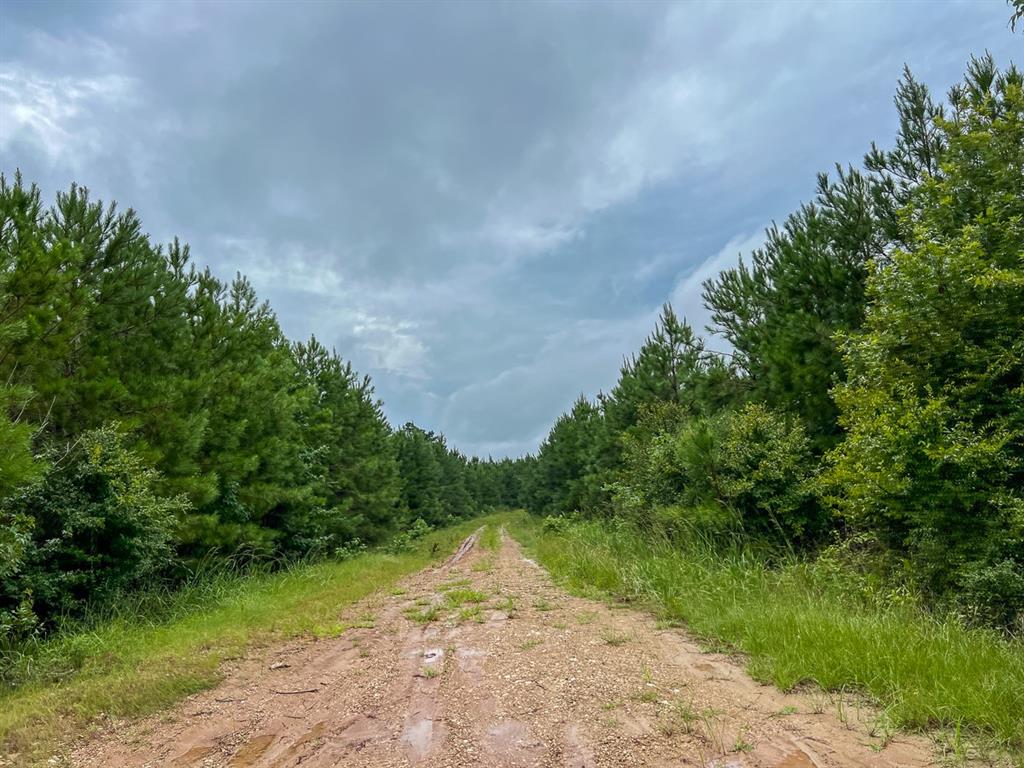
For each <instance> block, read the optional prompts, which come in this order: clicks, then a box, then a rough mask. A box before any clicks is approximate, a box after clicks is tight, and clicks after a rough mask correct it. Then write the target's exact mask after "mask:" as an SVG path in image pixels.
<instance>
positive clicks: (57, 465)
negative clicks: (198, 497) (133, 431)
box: [0, 428, 186, 624]
mask: <svg viewBox="0 0 1024 768" xmlns="http://www.w3.org/2000/svg"><path fill="white" fill-rule="evenodd" d="M158 480H159V475H158V473H157V472H156V471H155V470H153V469H152V468H150V467H149V466H147V465H146V464H145V463H144V462H143V460H142V459H141V458H140V457H139V456H138V454H137V453H135V452H133V451H131V450H129V449H128V448H126V447H125V445H124V443H123V440H122V437H121V435H120V434H119V433H118V432H117V431H116V430H115V429H113V428H103V429H98V430H94V431H92V432H88V433H86V434H85V435H84V436H83V437H82V438H81V440H80V441H78V444H77V445H76V447H75V448H74V450H73V451H71V453H70V454H69V455H67V456H66V457H63V458H55V459H54V461H53V463H52V467H51V469H50V470H49V471H48V472H47V473H46V475H45V477H44V478H43V479H42V480H41V481H39V482H38V483H36V484H34V485H30V486H27V487H25V488H23V489H22V490H21V491H19V492H17V493H15V494H13V495H11V496H9V497H7V498H6V499H4V500H3V502H2V505H0V519H3V520H4V521H5V522H8V521H20V525H21V528H20V530H21V531H22V533H21V538H22V541H21V546H22V558H21V562H20V563H18V564H17V565H16V566H15V567H14V568H13V569H12V570H11V571H10V572H8V573H7V574H6V576H5V577H4V578H3V579H2V581H0V610H2V611H4V613H5V614H6V618H5V620H4V621H5V623H7V624H15V623H18V617H19V616H20V617H22V620H21V621H20V623H21V624H24V621H23V619H24V617H25V616H26V615H27V614H26V611H27V608H26V606H29V607H30V608H31V609H32V610H34V612H35V613H36V614H37V615H38V616H39V618H40V619H41V620H42V621H51V620H54V619H56V618H58V617H59V616H61V615H71V616H74V615H79V614H81V612H82V611H83V610H84V607H85V605H86V604H87V603H88V602H90V601H103V600H109V599H110V598H112V597H113V596H115V595H117V594H118V593H120V592H121V591H123V590H126V589H131V588H133V587H137V586H139V585H141V584H144V583H145V582H146V580H147V579H149V578H150V577H152V576H153V575H154V574H156V573H158V572H159V571H160V570H161V569H162V568H163V567H164V566H165V565H166V564H167V563H168V561H169V559H170V556H171V553H172V545H171V535H172V532H173V530H174V526H175V522H176V518H177V515H178V514H180V513H181V512H183V511H184V510H185V507H186V505H185V502H184V501H182V500H181V499H177V498H171V499H167V498H161V497H160V496H159V495H157V493H156V491H155V486H156V484H157V482H158Z"/></svg>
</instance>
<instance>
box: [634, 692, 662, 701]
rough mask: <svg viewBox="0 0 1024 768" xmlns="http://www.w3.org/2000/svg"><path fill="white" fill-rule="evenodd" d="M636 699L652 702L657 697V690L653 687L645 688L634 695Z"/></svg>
mask: <svg viewBox="0 0 1024 768" xmlns="http://www.w3.org/2000/svg"><path fill="white" fill-rule="evenodd" d="M634 698H635V699H636V700H637V701H642V702H644V703H645V704H653V703H654V702H656V701H657V700H658V698H659V695H658V692H657V691H656V690H655V689H654V688H645V689H644V690H642V691H640V693H638V694H637V695H636V696H635V697H634Z"/></svg>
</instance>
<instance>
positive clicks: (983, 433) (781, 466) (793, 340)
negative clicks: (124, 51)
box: [0, 57, 1024, 637]
mask: <svg viewBox="0 0 1024 768" xmlns="http://www.w3.org/2000/svg"><path fill="white" fill-rule="evenodd" d="M895 103H896V110H897V114H898V116H899V130H898V133H897V135H896V137H895V140H894V141H891V142H888V143H885V144H883V145H881V146H874V145H872V146H871V148H870V150H869V151H868V153H867V155H866V156H865V158H864V162H863V165H862V167H860V168H853V167H849V168H843V167H838V166H837V167H836V169H835V171H834V172H833V173H831V174H824V173H823V174H821V175H820V176H819V178H818V180H817V189H816V194H815V196H814V199H813V201H812V202H810V203H807V204H806V205H803V206H802V207H801V208H800V209H799V210H798V211H796V212H795V213H793V214H792V215H791V216H790V217H789V218H788V219H786V221H785V222H783V223H782V224H781V225H778V226H773V227H772V228H771V229H769V231H768V232H767V239H766V243H765V245H764V246H763V247H762V248H760V249H758V250H756V251H754V252H753V253H752V254H749V255H748V256H746V257H743V258H741V260H740V262H739V263H738V265H737V266H736V267H734V268H732V269H728V270H726V271H724V272H723V273H721V274H720V275H719V276H717V277H715V278H714V279H712V280H709V281H708V282H707V283H706V284H705V286H704V294H703V297H704V300H705V302H706V305H707V307H708V308H709V309H710V310H711V312H712V317H713V321H712V322H713V326H712V327H711V328H709V330H710V331H712V332H713V333H715V334H716V335H717V336H716V338H715V342H716V343H715V344H713V345H706V343H705V340H704V339H703V338H702V337H701V335H700V333H699V332H698V331H697V330H695V329H693V328H692V327H691V326H690V325H688V323H687V322H686V320H685V318H680V317H678V316H677V315H676V313H675V312H674V311H673V309H672V308H671V307H670V306H668V305H666V306H665V307H664V309H663V312H662V314H661V317H660V320H659V321H658V324H657V326H656V327H655V329H654V330H653V332H652V333H651V335H650V337H649V338H648V339H647V341H646V342H645V343H644V344H643V346H642V347H641V348H640V350H639V351H637V352H636V353H635V354H633V355H631V356H629V357H628V358H627V359H626V360H625V361H624V363H623V365H622V369H621V375H620V377H619V380H618V382H617V384H616V385H615V386H614V387H613V388H612V389H611V390H610V391H609V392H606V393H600V394H599V395H597V397H596V398H595V399H593V400H591V399H588V398H586V397H582V396H581V397H580V398H579V399H578V400H577V401H576V402H575V403H574V404H573V405H572V407H571V409H570V410H569V411H568V412H567V413H566V414H564V415H563V416H562V417H561V418H559V419H558V420H557V422H556V423H555V424H554V426H553V427H552V429H551V431H550V434H549V435H548V437H547V439H546V440H545V441H544V442H543V444H542V445H541V447H540V449H539V450H538V452H537V454H536V455H535V456H527V457H525V458H521V459H518V460H514V461H513V460H503V461H498V462H495V461H490V460H487V461H481V460H479V459H475V458H474V459H467V457H466V456H464V455H463V454H461V453H459V451H457V450H455V449H454V448H452V447H451V446H449V445H448V444H447V442H446V441H445V438H444V437H443V436H442V435H438V434H435V433H432V432H429V431H426V430H424V429H421V428H420V427H417V426H415V425H413V424H407V425H405V426H403V427H401V428H400V429H394V428H392V426H391V425H389V424H388V422H387V421H386V419H385V417H384V415H383V413H382V410H381V404H380V403H379V402H378V400H377V399H376V398H375V395H374V390H373V385H372V383H371V381H370V380H369V379H368V378H367V377H365V376H360V375H359V374H357V373H356V372H355V371H354V370H353V369H352V367H351V365H350V364H349V363H347V362H346V361H344V360H343V359H342V358H341V357H339V355H338V354H337V353H336V352H334V351H333V350H330V349H328V348H326V347H325V346H324V345H323V344H321V343H320V342H319V341H318V340H317V339H315V338H311V339H309V340H308V341H304V342H293V341H290V340H289V339H287V338H286V337H285V336H284V334H283V333H282V331H281V328H280V327H279V325H278V322H277V320H276V318H275V315H274V312H273V311H272V309H271V308H270V307H269V306H268V305H267V304H266V303H265V302H261V301H260V300H259V298H258V297H257V296H256V293H255V291H254V290H253V287H252V285H251V284H250V283H249V282H248V281H247V280H246V279H245V278H244V277H243V276H241V275H238V276H236V277H235V278H234V279H233V280H231V281H230V282H228V283H226V282H223V281H222V280H220V279H219V278H218V277H216V276H215V275H213V274H212V273H211V272H210V271H209V270H208V269H206V270H204V269H200V268H199V267H197V266H196V264H195V262H194V261H193V259H192V257H191V255H190V253H189V249H188V247H187V246H185V245H183V244H181V243H179V242H177V241H175V242H172V243H170V244H168V245H166V246H160V245H156V244H154V243H152V242H151V241H150V239H149V238H148V237H147V236H146V235H145V234H144V233H143V230H142V226H141V223H140V220H139V218H138V217H137V216H136V214H135V213H134V212H133V211H131V210H127V211H124V212H119V211H118V210H117V209H116V208H115V207H114V206H113V205H104V204H102V203H100V202H98V201H94V200H92V199H91V198H90V196H89V194H88V193H87V191H86V190H85V189H84V188H82V187H77V186H74V187H72V188H71V189H69V190H68V191H66V192H62V193H59V194H58V195H57V196H56V201H55V203H54V204H53V205H52V207H47V206H46V205H45V204H44V201H43V198H42V196H41V192H40V190H39V189H37V188H36V187H35V186H34V185H31V184H29V183H27V182H25V181H24V180H23V179H22V178H21V177H20V175H15V176H14V177H13V178H0V405H2V408H0V632H2V633H3V634H5V635H8V636H13V637H24V636H29V635H34V634H38V633H40V632H44V631H46V630H47V629H49V628H52V626H54V625H55V624H56V623H59V621H60V620H61V619H62V618H66V617H75V616H78V615H81V613H82V612H83V611H84V610H85V608H86V606H88V605H91V604H95V603H97V602H100V603H102V602H104V601H112V600H114V599H116V598H117V597H118V595H121V594H124V593H125V591H130V590H134V589H138V588H139V587H142V586H147V587H151V586H152V585H153V584H161V585H165V586H166V585H170V586H173V585H174V584H175V583H176V582H177V581H179V580H181V579H182V578H184V577H185V576H186V575H187V574H188V573H190V572H191V570H192V569H194V568H195V567H196V564H198V563H203V562H207V561H209V560H211V559H224V560H230V561H231V562H233V563H243V564H244V563H247V562H255V561H258V562H268V561H287V560H288V559H292V558H296V557H303V556H314V555H322V556H338V557H344V556H347V555H348V554H350V553H351V552H353V551H355V550H358V549H359V548H361V547H363V546H365V545H369V544H376V543H381V542H384V541H386V540H388V539H390V538H391V537H392V536H394V535H395V534H400V535H399V536H398V538H397V539H395V540H394V542H393V544H392V545H393V546H401V544H402V542H403V541H407V540H408V538H409V537H410V536H411V535H414V534H415V533H416V532H420V531H424V530H427V529H428V528H429V527H434V526H439V525H443V524H446V523H448V522H450V521H453V520H457V519H460V518H465V517H467V516H470V515H473V514H476V513H477V512H479V511H480V510H482V509H485V508H488V507H498V506H524V507H527V508H529V509H530V510H531V511H533V512H535V513H538V514H541V515H546V516H556V517H557V516H566V515H579V516H584V517H599V518H607V519H613V520H616V521H621V522H623V523H628V524H631V525H635V526H637V527H638V528H639V529H640V530H647V531H658V532H659V533H664V534H667V535H668V536H670V537H681V536H701V537H706V538H709V539H711V540H715V541H736V540H742V541H745V542H750V543H753V544H756V545H757V546H759V547H761V546H763V547H765V548H767V549H769V550H773V551H778V552H787V553H790V554H792V553H799V554H801V555H803V554H806V555H807V556H809V557H814V556H815V555H816V554H817V553H820V552H822V551H823V549H826V548H827V551H828V553H829V558H830V561H835V560H836V558H845V559H843V562H845V563H847V564H848V567H850V568H855V569H859V570H862V571H863V570H867V571H870V572H871V573H873V574H876V575H877V576H878V577H879V578H880V579H882V580H883V581H884V582H886V583H890V584H896V583H900V584H905V585H908V586H909V587H910V588H911V590H912V591H913V593H914V594H915V595H917V596H918V597H919V598H920V600H921V601H922V603H923V604H928V605H931V606H933V607H935V608H936V609H942V610H945V611H952V612H955V613H958V614H959V615H961V616H962V617H963V618H964V620H965V621H968V622H974V623H984V624H994V625H998V626H1003V627H1008V628H1012V627H1017V628H1018V629H1019V628H1020V626H1021V625H1020V622H1021V617H1022V615H1024V94H1022V77H1021V74H1020V72H1019V71H1018V70H1016V69H1014V68H1013V67H1009V68H1007V69H1005V70H1004V71H1000V70H999V69H998V68H997V66H996V64H995V63H994V62H993V61H992V60H991V59H990V58H988V57H983V58H980V59H976V60H974V61H972V62H971V63H970V65H969V68H968V72H967V75H966V77H965V79H964V81H963V82H962V83H960V84H958V85H956V86H954V87H953V88H952V89H950V91H949V94H948V97H947V98H946V99H945V100H944V101H941V102H940V101H936V100H935V99H933V97H932V96H931V94H930V93H929V91H928V89H927V88H926V87H925V86H924V85H922V84H921V83H919V82H917V81H916V80H915V79H914V77H913V76H912V75H911V73H910V72H909V71H907V72H906V73H905V74H904V76H903V79H902V81H901V83H900V85H899V88H898V90H897V93H896V98H895ZM723 339H724V340H725V341H726V342H728V343H727V344H725V343H723ZM710 346H714V347H716V348H720V349H719V351H712V349H710V348H709V347H710ZM417 521H422V522H417Z"/></svg>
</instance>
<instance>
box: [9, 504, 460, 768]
mask: <svg viewBox="0 0 1024 768" xmlns="http://www.w3.org/2000/svg"><path fill="white" fill-rule="evenodd" d="M479 525H480V521H479V520H476V521H466V522H464V523H461V524H459V525H456V526H453V527H451V528H447V529H444V530H441V531H435V532H433V533H431V534H429V535H427V536H426V537H424V538H423V539H421V540H420V541H419V542H418V543H417V545H416V547H415V548H414V549H413V550H412V551H410V552H407V553H403V554H398V555H393V554H383V553H376V552H374V553H368V554H364V555H360V556H359V557H356V558H353V559H351V560H346V561H342V562H332V561H328V562H321V563H316V564H303V565H297V566H294V567H292V568H290V569H287V570H283V571H278V572H276V573H256V572H249V573H227V572H224V573H220V574H216V575H214V576H212V577H206V578H204V579H200V580H197V581H196V582H195V583H193V584H190V585H186V587H185V588H183V589H181V590H179V591H177V592H175V593H172V594H170V595H165V596H163V598H162V599H161V600H159V601H152V600H151V601H150V602H146V601H142V600H140V601H137V602H135V603H128V602H125V603H122V604H121V605H120V607H119V608H117V609H114V610H115V611H116V612H113V613H111V612H109V611H108V612H107V613H106V614H104V615H102V616H94V617H92V618H91V619H90V620H88V621H86V622H83V623H81V624H79V625H78V626H76V627H70V628H67V629H65V630H64V631H62V632H60V633H58V634H57V635H55V636H52V637H51V638H49V639H46V640H42V641H37V642H35V643H33V644H30V645H22V646H18V647H16V648H11V647H8V648H4V649H2V650H3V660H2V661H3V664H2V666H3V673H4V680H5V683H6V685H5V687H4V689H3V690H2V691H0V752H4V753H8V754H11V755H12V756H13V759H14V761H15V762H16V763H19V762H20V763H33V762H41V761H44V760H45V759H46V758H47V757H48V756H49V755H51V754H54V753H55V751H57V750H59V749H60V748H61V746H62V745H63V744H65V743H67V742H68V741H70V740H71V739H73V738H74V737H76V736H78V735H80V734H82V733H83V732H84V731H85V730H86V729H87V728H88V727H89V724H90V723H91V722H92V721H94V720H95V719H96V718H97V717H98V716H100V715H103V716H109V717H134V716H139V715H145V714H148V713H151V712H154V711H157V710H159V709H161V708H164V707H167V706H169V705H171V704H173V703H174V702H176V701H178V700H180V699H182V698H184V697H185V696H188V695H190V694H192V693H195V692H197V691H201V690H203V689H206V688H210V687H212V686H214V685H216V684H217V683H218V682H219V681H220V680H221V671H220V669H221V663H222V662H223V661H225V660H228V659H232V658H237V657H239V656H241V655H242V654H244V653H245V652H246V651H247V650H249V649H251V648H253V647H254V646H259V645H262V644H267V643H271V642H274V641H279V640H281V639H284V638H289V637H295V636H300V635H305V636H331V635H337V634H339V633H341V632H343V631H344V630H345V629H347V628H348V626H349V625H346V624H344V623H342V622H340V621H339V619H338V614H339V611H340V610H341V609H342V608H343V607H344V606H345V605H348V604H351V603H353V602H355V601H357V600H359V599H360V598H362V597H365V596H366V595H368V594H370V593H371V592H373V591H375V590H377V589H381V588H384V589H387V588H389V587H390V586H391V585H393V584H394V582H396V581H397V580H398V579H399V578H401V577H402V576H405V575H407V574H409V573H413V572H415V571H418V570H420V569H422V568H424V567H426V566H427V565H429V564H430V563H431V562H433V561H435V560H437V559H440V558H443V557H445V556H446V555H447V554H448V553H450V552H451V551H452V550H453V549H454V548H455V546H456V545H457V544H458V542H459V541H460V540H461V539H462V538H464V537H465V536H466V535H468V534H469V533H471V532H472V531H473V530H475V529H476V528H478V527H479ZM157 603H158V604H157ZM370 619H371V617H368V616H361V617H360V618H359V619H358V620H357V622H358V623H362V624H364V625H365V624H366V623H368V621H369V620H370Z"/></svg>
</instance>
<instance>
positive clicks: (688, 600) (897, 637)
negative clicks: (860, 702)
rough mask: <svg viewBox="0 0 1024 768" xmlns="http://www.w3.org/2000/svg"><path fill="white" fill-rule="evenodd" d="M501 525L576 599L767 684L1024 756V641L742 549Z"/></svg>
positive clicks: (603, 531)
mask: <svg viewBox="0 0 1024 768" xmlns="http://www.w3.org/2000/svg"><path fill="white" fill-rule="evenodd" d="M506 525H507V526H508V527H509V529H510V531H511V532H512V533H513V534H514V535H515V536H516V538H517V539H519V540H520V542H521V543H522V544H523V545H524V546H525V547H526V548H527V549H528V550H529V551H530V552H531V554H532V556H533V557H535V558H536V559H537V560H538V561H539V562H540V563H542V564H543V565H544V566H545V567H546V568H547V569H548V570H549V571H550V572H551V574H552V575H553V576H554V577H555V578H556V580H558V581H559V582H560V583H561V584H563V585H564V586H566V587H567V588H569V589H570V590H571V591H574V592H576V593H578V594H584V595H590V596H598V597H605V598H613V599H617V600H620V601H621V600H627V601H634V602H637V603H639V604H641V605H642V606H644V607H646V608H649V609H650V610H652V611H653V612H655V613H656V614H657V615H658V616H659V618H661V619H663V620H665V621H668V622H677V621H681V622H685V625H686V626H687V627H688V628H689V630H690V631H691V632H692V633H694V634H696V635H697V636H698V637H699V638H701V639H703V640H704V641H705V643H706V644H708V645H712V646H720V647H725V648H728V649H729V650H733V651H739V652H741V653H742V654H744V655H745V656H746V658H747V662H748V668H749V671H750V673H751V674H752V675H753V676H754V677H755V678H757V679H759V680H762V681H765V682H771V683H774V684H775V685H777V686H779V687H780V688H783V689H787V690H788V689H792V688H795V687H798V686H801V685H804V684H811V685H814V686H820V687H821V688H823V689H825V690H829V691H846V692H851V691H859V692H861V693H863V694H866V695H867V696H868V697H869V698H871V699H872V700H874V701H875V702H876V703H877V704H878V705H879V706H880V707H881V708H882V709H883V713H882V714H883V716H884V717H885V718H886V719H887V720H888V721H890V722H892V723H893V724H894V725H895V726H897V727H901V728H905V729H932V728H936V727H939V728H946V729H955V730H956V731H957V733H959V732H960V731H961V730H964V729H968V730H969V731H970V732H972V733H973V734H974V735H975V736H976V737H978V738H979V739H982V740H984V741H985V742H986V743H988V744H993V743H994V745H995V746H997V747H1000V748H1003V749H1006V750H1009V751H1011V752H1014V753H1017V752H1020V751H1021V750H1024V645H1022V643H1021V642H1020V641H1019V640H1010V639H1007V638H1005V637H1004V636H1002V635H1000V634H998V633H996V632H994V631H987V630H980V629H968V628H965V627H964V626H963V625H962V624H960V623H959V622H957V621H956V620H955V619H953V618H937V617H935V616H932V615H930V614H928V613H926V612H925V611H924V610H922V609H921V608H919V607H917V606H915V605H913V604H898V603H896V604H892V605H889V604H885V603H884V602H882V601H872V600H869V599H863V600H854V599H850V597H849V595H848V594H847V593H846V592H845V591H844V590H843V586H842V584H841V583H839V581H837V579H841V575H839V576H831V577H829V578H821V577H820V574H816V572H815V570H814V566H813V564H811V563H807V562H801V561H799V560H795V559H792V560H789V561H787V562H786V563H784V564H782V565H778V566H775V567H772V566H769V565H768V564H767V563H766V561H765V560H764V559H763V558H761V557H758V556H757V555H755V554H752V553H751V552H750V551H748V550H745V549H742V548H738V549H735V550H733V551H729V552H722V551H720V550H716V549H715V548H713V547H712V546H710V545H709V544H707V543H702V542H698V541H695V542H691V543H688V544H686V545H685V547H684V546H682V545H679V544H678V543H677V544H674V545H673V544H670V543H669V542H668V541H666V540H664V539H663V538H657V537H642V536H641V535H640V534H639V533H637V532H636V531H633V530H631V529H628V528H616V529H615V530H614V531H613V530H612V529H611V527H608V526H605V525H603V524H599V523H573V524H570V525H568V526H567V527H566V528H565V529H564V530H563V531H561V532H549V531H544V530H542V528H541V526H540V524H539V523H538V522H537V521H535V520H533V519H531V518H528V517H526V516H520V517H516V518H511V519H510V520H509V521H508V522H507V523H506ZM830 579H831V580H830Z"/></svg>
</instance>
